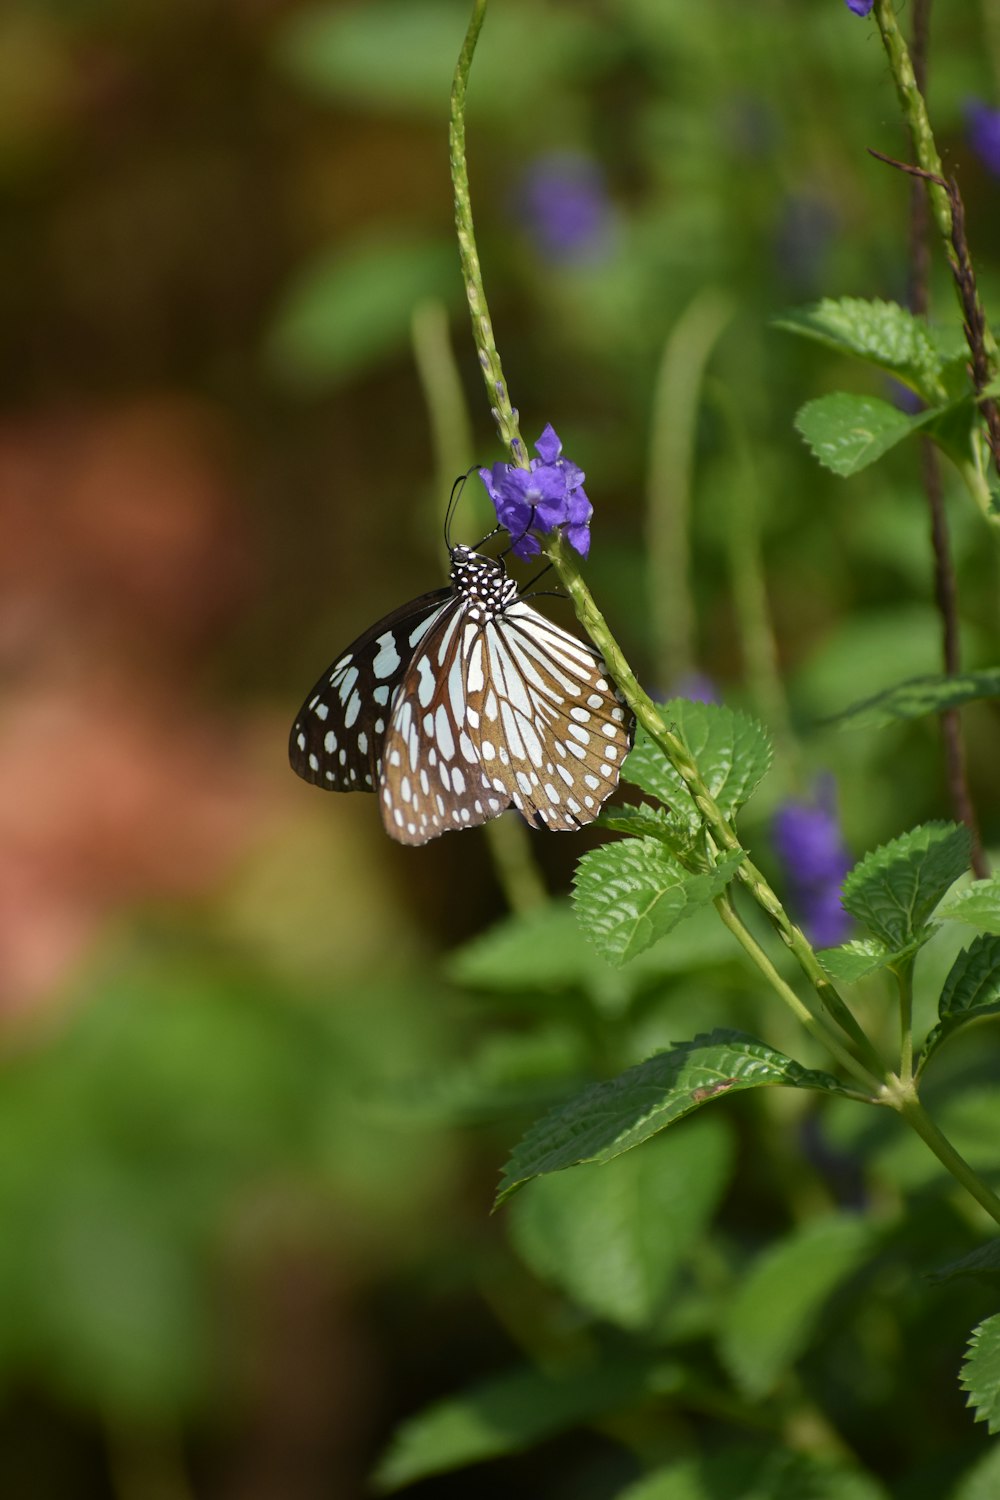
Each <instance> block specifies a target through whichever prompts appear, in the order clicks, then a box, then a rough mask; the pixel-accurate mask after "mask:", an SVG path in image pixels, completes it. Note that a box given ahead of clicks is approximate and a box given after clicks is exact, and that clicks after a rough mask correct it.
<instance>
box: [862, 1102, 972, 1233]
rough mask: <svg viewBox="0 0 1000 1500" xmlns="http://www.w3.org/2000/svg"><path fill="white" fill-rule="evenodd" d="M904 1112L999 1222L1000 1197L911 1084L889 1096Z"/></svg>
mask: <svg viewBox="0 0 1000 1500" xmlns="http://www.w3.org/2000/svg"><path fill="white" fill-rule="evenodd" d="M885 1102H886V1103H891V1104H893V1106H894V1107H895V1108H896V1109H897V1110H898V1111H899V1113H900V1115H902V1117H903V1119H904V1120H905V1121H906V1123H907V1125H909V1126H910V1128H911V1130H915V1131H916V1132H917V1135H919V1137H920V1139H921V1140H922V1141H923V1142H924V1144H925V1145H926V1146H929V1147H930V1149H931V1151H933V1153H934V1155H935V1156H936V1157H937V1159H938V1161H939V1162H941V1164H942V1166H944V1167H946V1168H947V1170H948V1171H949V1172H950V1173H951V1175H952V1176H953V1177H954V1178H955V1179H956V1181H958V1182H960V1183H961V1184H962V1186H963V1187H964V1188H965V1190H966V1192H967V1193H969V1194H970V1195H971V1196H972V1197H973V1198H975V1200H976V1202H977V1203H978V1204H980V1205H981V1206H982V1207H983V1208H984V1209H985V1210H986V1212H987V1213H988V1214H989V1216H990V1218H991V1219H995V1220H996V1222H997V1223H998V1224H1000V1198H998V1197H997V1195H996V1193H994V1192H993V1191H992V1189H990V1188H988V1187H987V1186H986V1184H985V1182H983V1180H982V1178H981V1177H980V1176H979V1174H978V1172H976V1171H975V1170H974V1168H972V1167H970V1166H969V1163H968V1162H967V1161H966V1160H965V1157H964V1156H961V1155H960V1154H959V1153H958V1152H957V1151H956V1150H955V1148H954V1146H953V1145H952V1144H951V1142H950V1141H949V1140H948V1138H947V1137H946V1136H945V1135H943V1134H942V1132H941V1131H940V1130H939V1129H938V1127H937V1126H936V1125H935V1123H934V1121H933V1120H932V1119H931V1117H930V1115H929V1114H928V1113H927V1111H926V1110H925V1109H924V1106H923V1105H922V1104H921V1103H920V1100H919V1099H918V1098H917V1095H916V1092H915V1090H914V1089H913V1086H912V1084H911V1085H910V1087H909V1089H908V1090H903V1091H901V1095H900V1097H898V1098H896V1099H886V1101H885Z"/></svg>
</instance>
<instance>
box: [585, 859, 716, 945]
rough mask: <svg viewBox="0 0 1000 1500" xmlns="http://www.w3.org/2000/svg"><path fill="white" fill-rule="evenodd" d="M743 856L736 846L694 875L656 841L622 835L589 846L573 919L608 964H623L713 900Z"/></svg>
mask: <svg viewBox="0 0 1000 1500" xmlns="http://www.w3.org/2000/svg"><path fill="white" fill-rule="evenodd" d="M743 858H744V855H743V851H742V850H739V849H738V850H736V851H734V852H731V853H728V854H724V855H723V856H722V857H721V858H720V859H719V861H718V864H717V865H716V866H715V868H714V869H712V870H707V871H705V872H704V873H703V874H700V875H692V874H691V873H690V872H689V871H687V870H685V869H683V868H682V866H681V865H679V864H678V863H677V861H676V860H675V859H673V858H672V856H671V855H670V854H669V852H668V851H667V850H666V849H665V848H664V847H663V845H662V844H661V843H660V842H659V840H657V839H650V838H645V839H623V840H622V841H621V843H618V844H605V845H604V846H603V847H602V848H600V849H591V850H590V851H589V853H587V854H585V855H584V856H583V858H582V859H581V861H580V863H579V864H578V865H577V867H576V874H575V876H574V877H573V902H574V906H575V908H576V915H577V919H578V920H579V922H580V925H581V927H582V928H583V931H584V933H585V934H586V936H587V937H588V938H590V940H591V942H592V943H593V944H594V946H595V947H596V948H597V950H598V952H599V953H600V954H601V955H602V957H604V958H606V959H607V961H608V963H610V964H623V963H627V961H628V960H629V959H630V958H634V957H635V956H636V954H637V953H641V952H642V950H643V949H644V948H649V947H651V946H652V944H653V943H655V942H657V941H658V940H659V939H660V938H661V937H664V936H665V935H666V934H667V933H668V932H669V931H670V930H671V928H673V927H676V926H677V923H678V922H680V921H681V920H682V919H683V918H684V917H688V916H690V915H691V914H692V912H695V911H697V910H698V908H699V907H701V906H707V905H708V903H709V902H710V901H712V900H714V899H715V897H716V896H717V895H719V893H720V892H721V891H723V890H725V888H726V886H727V885H728V884H729V882H730V880H732V878H733V876H734V875H735V873H736V871H737V869H738V867H739V865H740V864H741V863H742V861H743Z"/></svg>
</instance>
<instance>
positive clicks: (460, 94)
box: [450, 0, 1000, 1224]
mask: <svg viewBox="0 0 1000 1500" xmlns="http://www.w3.org/2000/svg"><path fill="white" fill-rule="evenodd" d="M891 4H892V0H876V6H877V12H876V14H877V18H878V21H879V25H880V27H881V28H882V33H883V37H884V38H886V46H887V49H888V50H889V51H890V61H891V62H892V61H893V58H894V56H895V53H894V51H893V50H892V49H891V48H890V38H895V41H894V42H893V47H896V42H897V41H898V44H899V47H901V48H902V54H901V55H902V57H904V58H905V62H906V65H907V68H908V70H909V77H910V84H911V88H912V92H913V93H914V94H915V95H916V102H914V101H913V100H909V102H907V97H906V89H905V88H904V85H903V83H901V82H900V79H901V78H903V77H904V73H903V70H902V67H901V66H900V67H899V68H897V67H896V66H895V64H894V76H895V77H896V78H897V86H898V87H899V88H900V95H901V98H904V108H905V109H913V110H914V111H915V112H916V113H917V115H918V116H919V114H920V112H923V113H922V118H923V120H924V122H926V111H924V110H923V100H922V99H921V98H920V96H919V92H918V91H917V90H916V87H915V84H913V82H912V68H910V67H909V58H908V55H906V52H905V45H904V44H903V43H902V38H901V37H899V34H898V30H897V29H896V27H895V18H894V17H893V16H892V14H891ZM485 13H486V0H474V7H473V15H472V19H471V21H470V23H469V29H468V32H467V33H466V38H465V43H464V46H463V48H462V53H461V56H460V58H459V62H458V67H457V68H456V71H455V81H454V85H453V88H452V107H451V129H450V144H451V169H452V181H453V185H454V191H455V218H456V224H457V228H458V239H459V250H460V255H461V261H462V272H463V276H464V277H465V285H466V291H467V295H468V300H469V310H470V312H471V315H472V327H473V337H474V339H475V342H476V348H477V350H478V351H479V359H480V365H481V366H482V370H483V376H484V379H485V380H486V384H487V390H488V392H489V396H490V402H491V405H494V403H495V405H494V415H495V417H496V421H497V425H498V428H499V430H500V435H501V438H502V439H503V441H504V442H505V443H506V445H507V446H508V448H509V449H510V451H511V455H512V457H513V458H514V461H515V463H517V464H519V465H521V466H522V467H527V466H528V458H527V454H526V452H525V448H524V443H523V441H522V439H521V436H520V433H519V431H518V426H517V416H516V413H515V412H514V410H513V408H512V406H511V403H510V397H509V395H508V393H507V386H506V382H505V381H504V378H503V370H502V367H501V365H500V356H499V354H498V353H497V350H496V343H495V339H494V336H493V327H492V324H491V322H490V316H489V310H488V307H487V303H486V294H485V291H484V289H483V283H482V273H481V271H480V267H479V257H478V254H477V252H476V242H475V233H474V229H473V223H472V209H471V204H470V199H469V182H468V174H467V171H466V166H465V119H464V112H465V94H466V83H467V80H468V74H469V67H470V65H471V63H472V56H473V53H474V51H475V46H476V40H477V38H478V36H479V31H480V28H481V26H482V23H483V18H484V16H485ZM896 51H898V48H896ZM916 138H917V137H916V133H915V139H916ZM927 141H929V142H930V148H931V149H933V139H932V138H931V137H930V127H929V125H927V126H926V140H925V142H924V145H925V146H926V142H927ZM921 149H923V148H921ZM934 160H935V162H936V161H937V155H936V152H935V153H934ZM922 164H924V163H923V160H922ZM938 169H939V164H938V166H937V167H931V168H929V170H938ZM945 206H946V208H948V207H949V206H948V204H947V199H945ZM950 217H951V216H950V210H949V214H948V222H949V228H950ZM545 552H546V555H547V556H548V557H549V559H550V560H551V562H552V563H553V565H554V566H555V568H556V570H557V572H558V574H559V577H560V579H561V580H562V583H563V585H564V586H565V588H566V591H567V593H568V594H569V596H570V598H571V599H572V601H573V606H574V609H575V610H576V615H577V619H578V620H579V621H580V623H581V625H582V626H583V627H584V629H585V630H586V631H587V633H588V635H589V636H590V638H591V640H592V641H593V642H594V644H595V646H597V648H598V650H599V651H600V652H601V654H602V655H603V657H604V660H605V661H606V662H607V665H608V670H609V672H610V673H611V675H612V676H613V677H614V679H615V682H616V683H617V685H618V687H619V689H620V690H621V692H622V694H623V696H624V697H625V699H626V701H627V702H628V703H629V705H630V706H631V708H632V710H633V712H634V713H635V716H636V719H637V720H638V722H639V723H640V724H641V725H642V726H643V728H644V729H645V730H646V732H647V733H648V734H649V735H650V737H651V738H652V739H653V740H654V742H655V743H656V744H658V745H659V747H660V749H661V750H662V751H663V753H664V755H666V757H667V759H668V760H669V761H670V762H671V764H672V765H673V766H674V768H675V770H676V771H677V772H678V774H679V775H680V776H681V778H682V780H683V781H684V783H685V786H686V787H687V789H688V792H689V793H690V795H691V797H692V798H693V800H694V802H695V804H696V806H697V807H698V809H699V811H700V812H701V814H702V817H703V818H704V821H705V826H706V829H707V831H708V832H709V833H710V834H711V836H712V838H713V839H714V841H715V843H716V846H717V847H718V848H720V849H725V850H736V849H740V847H741V846H740V843H739V840H738V839H737V837H736V833H735V831H734V829H733V828H732V826H731V824H730V823H729V821H728V819H727V818H726V817H725V816H724V815H723V813H722V810H721V809H720V808H719V806H718V804H717V803H716V802H715V799H714V798H713V797H712V796H711V793H710V792H709V790H708V788H707V786H706V785H705V783H704V782H703V781H702V779H701V776H700V774H699V771H698V767H697V765H696V764H695V762H694V760H693V759H692V757H691V755H690V752H689V751H688V749H687V746H686V745H685V744H684V742H683V741H682V740H681V739H680V738H679V737H678V736H677V735H676V734H674V733H672V732H671V731H670V730H669V729H668V728H667V727H666V725H665V724H664V723H663V720H662V719H661V717H660V715H659V713H658V711H657V709H656V706H655V705H654V703H653V702H652V700H651V699H650V697H649V696H648V694H647V693H646V692H644V690H643V689H642V687H641V686H640V684H639V682H638V680H637V678H636V676H635V673H634V672H633V671H632V669H631V667H630V666H629V664H628V662H627V661H626V659H625V657H624V655H623V653H622V650H621V647H620V646H619V645H618V642H617V641H616V640H615V638H614V636H613V635H612V634H611V631H610V630H609V629H608V625H607V622H606V621H605V619H604V616H603V615H602V614H601V612H600V610H599V609H598V607H597V604H596V602H595V601H594V598H593V596H592V594H591V592H590V590H589V589H588V587H587V585H586V583H585V582H584V580H583V577H582V575H581V573H580V569H579V565H578V563H577V561H576V554H575V553H573V552H571V550H570V549H569V548H568V547H567V546H566V544H565V542H564V541H563V538H562V536H561V535H560V534H559V533H558V532H553V533H552V534H551V535H550V536H549V537H548V539H547V542H546V545H545ZM738 873H739V878H740V879H741V880H742V881H743V883H744V884H745V885H746V886H747V888H748V889H749V890H750V892H751V894H752V895H753V897H754V899H755V900H756V901H757V903H758V905H760V906H761V907H762V908H763V910H764V912H765V913H766V914H767V916H768V917H769V918H770V920H771V922H772V924H773V926H774V927H775V929H776V930H777V932H778V934H779V936H780V937H781V939H782V941H783V942H784V943H785V944H786V946H787V947H788V949H789V950H790V952H791V953H792V954H793V955H794V956H795V958H796V960H797V961H798V963H799V966H800V968H801V969H802V971H803V973H804V974H805V975H806V977H807V978H808V979H809V981H810V983H811V984H812V986H813V988H814V989H815V991H816V993H817V995H818V996H819V998H820V1000H821V1002H822V1004H823V1005H824V1006H825V1008H826V1010H827V1011H828V1013H829V1014H830V1015H831V1016H832V1017H833V1019H834V1020H835V1021H836V1023H837V1024H838V1025H839V1026H840V1028H841V1030H842V1031H844V1032H845V1033H846V1034H847V1035H848V1036H849V1037H850V1039H851V1040H852V1041H853V1043H854V1045H855V1047H856V1048H857V1050H858V1053H859V1055H860V1059H861V1061H860V1062H859V1061H858V1060H857V1059H855V1058H854V1057H852V1056H851V1055H850V1053H848V1052H847V1051H846V1049H844V1048H843V1047H842V1045H841V1043H840V1041H839V1039H838V1038H837V1037H836V1035H835V1034H832V1033H831V1034H829V1035H828V1034H827V1028H826V1027H825V1025H822V1026H821V1025H820V1024H819V1018H817V1017H814V1016H813V1015H812V1013H811V1012H810V1011H809V1010H808V1009H807V1008H806V1007H805V1006H804V1005H803V1004H802V1002H801V1001H800V1000H799V998H798V996H796V995H795V993H794V991H793V990H792V989H791V987H790V986H788V985H786V984H785V981H784V980H782V978H781V976H780V975H779V974H778V973H777V971H776V970H775V969H774V966H773V965H772V964H771V963H770V960H769V959H768V958H767V955H766V954H765V953H764V952H763V950H761V949H759V947H758V945H757V944H756V943H755V941H754V939H753V938H752V937H751V936H750V934H749V932H746V930H745V929H744V928H743V924H742V923H740V922H738V920H737V921H736V922H735V923H734V922H730V921H728V920H726V918H725V917H724V919H723V920H726V925H727V926H728V927H730V930H731V931H733V932H734V935H735V936H737V938H738V940H739V941H740V943H741V944H742V946H743V947H744V949H745V951H746V952H747V953H748V954H750V956H751V957H753V959H754V962H755V963H757V964H758V966H759V967H761V969H762V972H764V973H766V974H767V975H768V978H769V980H770V982H771V983H772V984H773V985H774V986H775V988H776V989H777V990H778V993H779V994H781V996H782V998H783V999H784V1000H785V1001H786V1003H788V1004H790V1005H791V1007H792V1009H793V1010H794V1011H795V1013H796V1014H797V1015H798V1016H799V1019H800V1020H802V1023H803V1025H806V1026H808V1027H809V1029H810V1030H811V1031H812V1032H813V1034H814V1035H819V1034H822V1036H823V1040H824V1043H825V1045H826V1046H828V1047H830V1049H831V1050H832V1051H833V1052H834V1054H835V1055H836V1056H837V1057H838V1058H839V1059H840V1061H841V1062H842V1063H843V1066H844V1067H845V1068H846V1069H848V1070H849V1071H850V1072H851V1073H853V1074H854V1076H855V1077H857V1078H859V1080H862V1081H863V1082H864V1084H865V1087H866V1090H867V1089H868V1088H869V1087H870V1085H871V1083H872V1081H873V1080H878V1079H882V1080H884V1081H883V1082H882V1083H881V1085H880V1087H879V1099H880V1102H881V1103H883V1104H885V1105H889V1106H890V1107H892V1108H894V1109H895V1110H897V1111H898V1113H899V1114H900V1115H901V1116H902V1117H903V1119H905V1120H906V1122H907V1124H908V1125H909V1126H910V1127H911V1128H912V1129H913V1130H915V1131H916V1133H917V1134H918V1135H919V1136H920V1137H921V1139H922V1140H923V1141H924V1142H925V1144H926V1145H927V1146H928V1147H929V1148H930V1150H931V1151H932V1152H933V1153H934V1155H935V1156H936V1157H937V1158H938V1160H939V1161H940V1162H941V1163H942V1164H943V1165H944V1166H945V1167H946V1168H947V1170H948V1171H949V1172H950V1173H951V1174H952V1176H954V1177H955V1178H956V1180H957V1181H958V1182H960V1183H961V1184H962V1186H963V1187H965V1188H966V1190H967V1191H968V1193H969V1194H970V1195H971V1196H972V1197H973V1198H974V1199H975V1200H976V1202H978V1203H979V1204H981V1205H982V1207H983V1208H984V1209H985V1210H986V1212H987V1213H988V1214H989V1215H990V1216H991V1217H992V1218H993V1219H995V1220H996V1221H997V1223H998V1224H1000V1199H998V1198H997V1197H996V1195H995V1194H994V1193H993V1192H992V1191H991V1190H990V1189H989V1188H988V1187H987V1186H986V1184H985V1183H983V1182H982V1181H981V1179H980V1178H979V1176H978V1175H977V1174H976V1172H974V1171H973V1169H972V1168H971V1167H970V1166H969V1164H968V1162H967V1161H965V1159H964V1158H963V1157H962V1156H960V1155H959V1153H958V1152H957V1151H956V1150H955V1148H954V1147H953V1146H952V1145H951V1143H950V1142H949V1141H948V1140H947V1139H946V1137H945V1136H944V1135H943V1134H942V1133H941V1131H940V1130H939V1129H938V1127H937V1126H936V1125H935V1124H934V1122H933V1120H932V1119H931V1118H930V1116H929V1115H928V1114H927V1112H926V1110H925V1109H924V1107H923V1105H922V1104H921V1103H920V1100H919V1098H918V1097H917V1093H916V1089H915V1087H914V1084H913V1082H912V1080H908V1081H903V1080H901V1079H899V1078H896V1077H894V1076H893V1075H892V1074H890V1073H889V1072H888V1070H887V1069H886V1068H885V1067H884V1065H883V1063H882V1061H881V1059H880V1058H879V1056H878V1054H877V1052H876V1051H875V1048H874V1047H873V1046H872V1043H871V1042H870V1041H869V1039H868V1037H867V1036H866V1035H865V1033H864V1032H863V1030H862V1029H861V1027H860V1026H859V1024H858V1022H857V1021H856V1020H855V1018H854V1016H853V1015H852V1014H851V1012H850V1011H849V1010H848V1008H847V1006H846V1005H845V1004H844V1002H843V1000H842V999H841V997H840V995H839V994H838V993H837V990H836V988H835V986H834V985H833V984H832V983H831V982H830V980H829V979H828V978H827V976H826V974H825V973H824V972H823V969H822V968H821V966H820V963H819V960H818V958H817V957H816V954H815V953H814V951H813V949H812V947H811V946H810V944H809V943H808V942H807V940H806V938H805V935H804V934H803V933H802V932H801V931H800V930H799V929H798V928H797V927H796V926H795V925H794V923H792V922H791V921H790V920H789V918H788V916H787V914H786V913H785V911H784V908H783V907H782V905H781V903H780V901H779V900H778V898H777V896H776V895H775V894H774V892H773V891H772V890H771V888H770V886H769V885H768V884H767V882H766V880H765V879H764V877H763V875H762V874H761V873H760V871H759V870H758V869H757V868H756V866H755V865H754V864H753V863H752V861H751V860H749V859H746V858H745V859H744V860H743V862H742V864H741V865H740V867H739V872H738ZM720 910H721V909H720ZM730 910H731V908H730ZM858 1097H863V1098H869V1097H870V1095H869V1094H868V1093H867V1092H866V1093H865V1094H864V1095H859V1096H858Z"/></svg>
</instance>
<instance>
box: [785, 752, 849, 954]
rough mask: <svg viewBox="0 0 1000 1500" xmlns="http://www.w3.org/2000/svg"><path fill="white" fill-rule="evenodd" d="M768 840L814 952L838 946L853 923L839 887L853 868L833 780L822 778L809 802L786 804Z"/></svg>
mask: <svg viewBox="0 0 1000 1500" xmlns="http://www.w3.org/2000/svg"><path fill="white" fill-rule="evenodd" d="M771 839H772V842H773V844H774V849H775V853H776V854H777V856H778V858H779V859H780V860H781V863H782V864H783V865H784V867H785V873H786V875H787V877H788V885H789V894H790V899H791V903H792V906H793V908H794V909H795V912H796V915H797V916H798V917H799V918H800V920H801V922H802V926H803V928H804V929H805V932H806V935H807V937H808V938H809V940H810V942H812V943H815V944H816V946H817V947H818V948H832V947H833V946H834V945H835V944H837V943H842V942H843V941H844V939H845V938H846V937H847V935H848V933H849V931H850V925H851V919H850V917H849V916H848V914H847V912H846V911H845V910H844V908H843V907H842V906H841V904H840V886H841V882H842V881H843V879H844V876H845V875H846V874H847V872H848V870H849V869H850V868H851V863H852V861H851V856H850V855H849V854H848V852H847V847H846V845H845V843H844V837H843V834H842V833H841V831H840V824H839V822H838V821H837V811H836V807H835V805H834V789H833V779H832V777H824V778H823V779H822V780H821V782H820V783H819V785H818V786H817V788H816V796H815V798H814V800H813V801H811V802H786V803H785V804H784V805H783V806H782V807H780V808H779V809H778V811H777V812H776V813H775V815H774V821H773V823H772V825H771Z"/></svg>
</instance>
